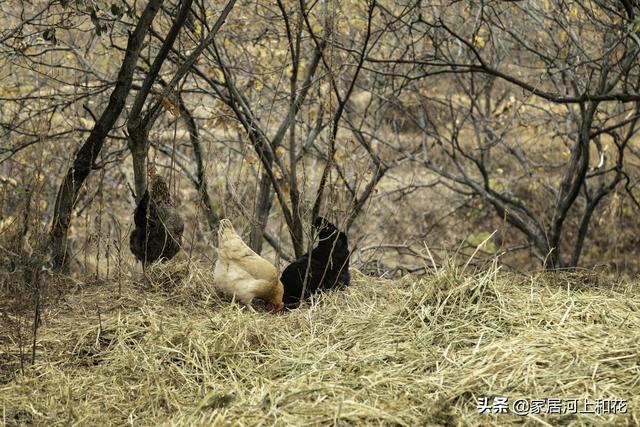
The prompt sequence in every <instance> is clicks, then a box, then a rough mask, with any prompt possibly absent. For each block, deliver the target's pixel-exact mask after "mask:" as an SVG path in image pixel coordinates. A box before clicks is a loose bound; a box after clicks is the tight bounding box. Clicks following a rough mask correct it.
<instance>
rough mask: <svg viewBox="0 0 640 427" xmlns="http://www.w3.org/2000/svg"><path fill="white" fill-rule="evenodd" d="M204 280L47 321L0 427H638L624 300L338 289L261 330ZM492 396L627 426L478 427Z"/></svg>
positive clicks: (456, 279) (2, 402) (453, 276)
mask: <svg viewBox="0 0 640 427" xmlns="http://www.w3.org/2000/svg"><path fill="white" fill-rule="evenodd" d="M210 270H211V269H210V268H208V267H207V266H204V265H201V264H197V263H177V264H170V263H168V264H166V265H159V266H157V267H155V268H154V269H152V270H151V271H150V272H148V275H149V277H150V283H151V284H150V285H149V286H146V287H145V286H142V285H140V282H139V281H136V283H127V284H126V286H125V288H124V290H123V293H122V296H120V297H118V296H117V289H116V287H117V285H116V284H106V285H102V286H94V287H88V288H84V289H82V290H81V291H80V292H78V293H76V294H69V295H66V296H65V297H64V298H63V300H62V301H61V302H59V303H58V304H56V305H55V306H49V307H47V310H46V313H45V316H44V323H43V325H42V327H41V330H40V333H39V336H38V346H37V359H36V363H35V365H33V366H30V365H29V364H27V366H26V368H25V372H24V375H22V374H20V373H19V372H17V373H16V375H15V377H14V376H12V378H11V379H9V380H7V381H5V383H4V384H1V385H0V408H1V410H2V417H3V422H4V423H6V424H9V425H13V424H31V423H34V424H38V425H63V424H64V425H66V424H79V425H122V424H129V423H132V424H143V425H155V424H166V425H229V424H233V425H247V426H258V425H274V424H275V425H298V426H302V425H322V424H337V425H362V426H369V425H406V426H416V425H477V426H480V425H482V426H485V425H496V426H498V425H500V426H502V425H508V424H511V423H522V422H524V423H525V424H528V425H540V424H543V425H544V424H548V425H614V424H617V425H638V424H640V415H639V412H638V404H639V403H640V398H639V397H638V396H640V329H639V328H638V325H640V295H639V292H638V287H637V286H636V285H635V284H633V283H616V282H611V281H607V280H605V279H602V280H601V282H600V283H599V286H597V287H594V286H584V285H583V283H582V281H580V280H576V279H575V277H571V276H566V277H564V276H557V275H542V274H541V275H537V276H531V277H524V276H513V275H508V274H503V273H500V272H499V271H498V269H496V268H495V267H494V268H492V269H489V270H487V271H483V272H479V273H476V274H460V273H458V272H456V271H455V270H454V269H451V268H446V269H442V270H440V271H437V272H435V273H434V274H433V275H431V276H429V277H425V278H421V279H412V278H404V279H401V280H398V281H385V280H378V279H373V278H370V277H364V276H362V275H360V274H357V272H355V271H354V272H353V276H354V278H353V286H351V287H350V288H349V289H347V290H346V291H341V292H333V293H328V294H326V295H322V296H320V297H318V298H317V299H316V300H315V301H313V302H312V303H310V304H308V305H306V306H303V307H302V308H301V309H298V310H294V311H291V312H288V313H285V314H283V315H276V316H274V315H271V314H268V313H266V312H264V311H260V310H258V312H256V313H254V312H251V311H250V310H248V309H247V308H243V307H240V306H239V305H237V304H234V303H230V302H226V301H222V302H221V301H220V300H219V299H218V298H217V296H216V295H215V293H214V291H212V290H211V289H212V288H211V286H210V285H211V282H210V279H211V271H210ZM574 283H577V285H575V287H574V286H573V284H574ZM9 332H10V331H9ZM13 336H14V337H15V334H14V335H13ZM2 345H3V348H2V351H3V352H6V355H5V356H4V358H7V357H17V356H16V355H17V354H19V349H18V345H19V343H18V342H17V341H16V340H15V339H14V340H13V341H9V340H3V342H2ZM7 355H8V356H7ZM496 396H499V397H500V396H504V397H508V398H509V399H511V400H512V401H513V399H516V398H529V399H544V398H563V399H572V398H575V399H579V400H580V401H584V399H590V400H591V401H594V400H595V399H598V398H622V399H627V414H618V415H614V414H608V415H602V414H559V415H547V414H544V413H542V414H532V415H529V416H526V417H519V416H516V415H514V414H486V413H485V414H481V413H479V410H478V402H479V399H481V398H483V397H487V398H489V401H490V402H491V401H492V399H493V398H494V397H496Z"/></svg>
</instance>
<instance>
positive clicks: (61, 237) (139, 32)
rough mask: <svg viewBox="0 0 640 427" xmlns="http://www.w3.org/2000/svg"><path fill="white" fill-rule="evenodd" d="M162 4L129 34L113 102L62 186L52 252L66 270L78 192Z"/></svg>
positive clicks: (156, 1) (153, 5)
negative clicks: (69, 238)
mask: <svg viewBox="0 0 640 427" xmlns="http://www.w3.org/2000/svg"><path fill="white" fill-rule="evenodd" d="M162 3H163V0H151V1H150V2H149V3H148V4H147V7H146V8H145V10H144V11H143V12H142V16H141V17H140V20H139V21H138V25H137V26H136V28H135V30H134V31H133V33H132V34H131V35H130V36H129V40H128V42H127V50H126V53H125V57H124V60H123V62H122V66H121V67H120V72H119V73H118V80H117V82H116V86H115V88H114V90H113V92H112V93H111V96H110V98H109V104H108V105H107V107H106V108H105V110H104V112H103V113H102V115H101V116H100V118H99V119H98V121H97V122H96V124H95V126H94V127H93V130H92V131H91V133H90V134H89V137H88V138H87V140H86V141H85V142H84V144H83V145H82V147H80V150H79V151H78V153H77V154H76V157H75V160H74V162H73V165H72V166H71V168H69V170H68V171H67V174H66V176H65V177H64V179H63V180H62V183H61V184H60V188H59V189H58V195H57V196H56V202H55V206H54V214H53V221H52V224H51V255H52V257H53V266H54V268H55V269H57V270H60V269H62V268H63V267H64V266H65V265H66V264H67V262H68V260H67V243H68V242H67V233H68V231H69V225H70V223H71V214H72V212H73V208H74V205H75V203H76V200H77V198H78V192H79V191H80V188H81V187H82V185H83V184H84V182H85V180H86V179H87V177H88V176H89V173H90V172H91V169H92V168H93V165H94V163H95V161H96V160H97V158H98V155H99V154H100V151H101V150H102V146H103V144H104V140H105V138H106V137H107V135H108V134H109V131H110V130H111V129H112V128H113V125H114V124H115V122H116V120H117V119H118V117H119V116H120V113H121V112H122V109H123V108H124V105H125V101H126V99H127V95H128V94H129V91H130V89H131V82H132V80H133V72H134V70H135V66H136V62H137V60H138V55H139V54H140V50H141V49H142V44H143V42H144V38H145V36H146V34H147V32H148V30H149V26H150V25H151V23H152V22H153V18H154V17H155V15H156V13H157V12H158V10H159V9H160V6H161V5H162Z"/></svg>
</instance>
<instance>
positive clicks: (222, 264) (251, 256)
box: [213, 219, 284, 312]
mask: <svg viewBox="0 0 640 427" xmlns="http://www.w3.org/2000/svg"><path fill="white" fill-rule="evenodd" d="M213 277H214V280H215V286H216V288H217V289H219V290H220V291H222V292H223V293H225V294H226V295H229V296H234V295H235V297H236V299H237V300H238V301H240V302H241V303H243V304H245V305H247V306H249V307H250V306H251V305H250V304H251V301H252V300H253V299H254V298H259V299H261V300H264V301H265V302H266V303H267V309H268V310H269V311H271V312H277V311H280V310H282V309H283V308H284V304H283V302H282V295H283V294H284V286H283V285H282V282H280V279H279V277H278V270H277V269H276V267H275V266H274V265H273V264H271V263H270V262H269V261H267V260H266V259H264V258H262V257H261V256H260V255H258V254H257V253H255V252H254V251H253V250H251V248H249V246H247V245H246V244H245V243H244V242H243V241H242V239H241V238H240V236H238V234H237V233H236V231H235V230H234V228H233V224H232V223H231V221H230V220H228V219H223V220H222V221H220V228H219V230H218V260H217V261H216V265H215V268H214V270H213Z"/></svg>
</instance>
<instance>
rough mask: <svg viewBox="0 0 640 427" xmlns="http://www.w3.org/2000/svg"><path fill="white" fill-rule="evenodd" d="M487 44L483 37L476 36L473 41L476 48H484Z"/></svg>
mask: <svg viewBox="0 0 640 427" xmlns="http://www.w3.org/2000/svg"><path fill="white" fill-rule="evenodd" d="M485 44H487V42H486V40H485V39H484V37H482V36H475V37H474V39H473V45H474V46H475V47H479V48H481V49H482V48H483V47H484V45H485Z"/></svg>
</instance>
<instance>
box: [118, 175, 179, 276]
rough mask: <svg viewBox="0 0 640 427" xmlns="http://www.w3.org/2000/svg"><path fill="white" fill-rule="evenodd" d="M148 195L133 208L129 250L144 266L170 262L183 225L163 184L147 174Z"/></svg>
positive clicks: (158, 178)
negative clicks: (149, 187) (149, 183)
mask: <svg viewBox="0 0 640 427" xmlns="http://www.w3.org/2000/svg"><path fill="white" fill-rule="evenodd" d="M149 175H150V177H151V191H149V190H146V191H145V192H144V194H143V195H142V199H140V202H139V203H138V206H137V207H136V210H135V213H134V216H133V220H134V222H135V225H136V228H135V229H134V230H133V231H132V232H131V236H129V247H130V248H131V252H132V253H133V254H134V255H135V256H136V258H137V259H138V260H139V261H140V262H142V265H143V266H145V265H147V264H150V263H152V262H155V261H157V260H163V261H166V260H170V259H171V258H173V257H174V256H175V255H176V254H177V253H178V252H179V251H180V246H181V243H182V232H183V231H184V221H183V219H182V216H181V215H180V214H179V213H178V211H177V210H176V208H175V207H174V206H173V205H172V204H171V197H170V194H169V186H168V185H167V183H166V181H165V180H164V179H163V178H162V177H161V176H160V175H156V174H155V170H154V169H150V170H149Z"/></svg>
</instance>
